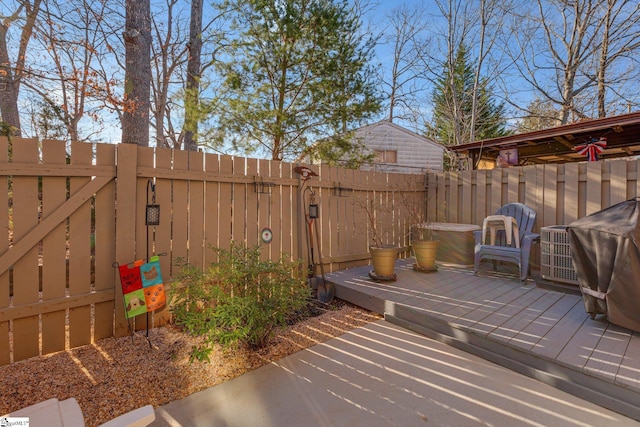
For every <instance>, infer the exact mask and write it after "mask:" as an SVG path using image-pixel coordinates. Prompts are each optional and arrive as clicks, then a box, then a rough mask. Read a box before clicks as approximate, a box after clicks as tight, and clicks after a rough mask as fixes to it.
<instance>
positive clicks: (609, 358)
mask: <svg viewBox="0 0 640 427" xmlns="http://www.w3.org/2000/svg"><path fill="white" fill-rule="evenodd" d="M630 340H631V335H630V334H629V333H628V330H627V329H625V328H622V327H620V326H616V325H611V324H609V325H607V329H606V331H605V332H604V334H603V335H602V337H601V338H600V341H599V342H598V345H596V348H595V349H594V350H593V354H592V355H591V357H590V358H589V360H588V361H587V363H586V364H585V366H584V369H585V370H586V371H591V372H593V373H596V374H598V375H604V376H607V377H610V378H611V380H612V381H614V380H615V377H616V375H617V373H618V370H619V369H620V364H621V363H622V360H623V358H624V354H625V352H626V350H627V347H628V346H629V341H630Z"/></svg>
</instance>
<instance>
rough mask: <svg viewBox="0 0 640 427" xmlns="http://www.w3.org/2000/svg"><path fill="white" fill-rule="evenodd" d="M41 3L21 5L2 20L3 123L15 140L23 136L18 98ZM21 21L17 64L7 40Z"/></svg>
mask: <svg viewBox="0 0 640 427" xmlns="http://www.w3.org/2000/svg"><path fill="white" fill-rule="evenodd" d="M41 2H42V1H41V0H33V1H29V0H24V1H17V2H16V8H15V10H14V11H13V13H12V14H10V15H8V16H0V115H2V120H3V121H4V122H5V123H6V124H8V125H9V126H10V127H11V128H12V130H13V134H14V135H15V136H21V135H22V127H21V125H20V113H19V109H18V94H19V93H20V82H21V80H22V77H23V76H24V73H25V70H26V68H25V58H26V51H27V45H28V44H29V41H30V40H31V35H32V34H33V27H34V25H35V22H36V19H37V17H38V13H39V11H40V3H41ZM19 21H22V22H23V25H22V29H21V32H20V37H19V38H20V43H19V47H18V53H17V55H16V57H15V60H14V61H12V60H11V58H10V54H9V46H8V40H7V39H8V37H9V28H10V26H11V25H13V24H15V23H17V22H19Z"/></svg>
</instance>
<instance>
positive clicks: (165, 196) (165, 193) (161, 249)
mask: <svg viewBox="0 0 640 427" xmlns="http://www.w3.org/2000/svg"><path fill="white" fill-rule="evenodd" d="M154 154H155V165H154V167H155V171H156V173H155V174H154V177H149V178H150V179H153V178H155V188H156V204H157V205H159V206H160V224H159V225H157V226H155V227H152V235H151V236H152V237H151V239H152V240H153V248H152V252H154V253H156V254H166V256H161V257H160V269H161V271H162V279H163V282H164V285H165V290H166V292H167V304H169V302H170V300H171V292H172V291H173V287H172V280H171V279H172V278H175V277H177V276H178V271H176V270H175V269H179V267H178V266H175V265H174V263H173V262H172V260H173V259H174V258H173V254H172V252H171V228H172V222H173V215H172V205H171V196H172V181H171V180H170V179H167V178H160V177H158V175H160V174H161V173H162V172H165V171H170V170H171V168H172V160H173V150H171V149H169V148H156V150H155V153H154ZM144 198H145V200H146V193H145V196H144ZM145 216H146V215H145ZM152 319H153V324H154V326H159V325H164V324H166V323H168V322H169V320H170V319H171V312H170V310H169V307H168V306H167V305H165V307H163V308H160V309H159V310H156V311H155V312H154V313H153V318H152Z"/></svg>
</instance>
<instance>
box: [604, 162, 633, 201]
mask: <svg viewBox="0 0 640 427" xmlns="http://www.w3.org/2000/svg"><path fill="white" fill-rule="evenodd" d="M631 164H632V163H631V162H607V166H609V168H610V169H609V199H608V200H607V201H606V202H605V201H604V200H603V204H606V205H608V206H613V205H615V204H617V203H620V202H624V201H625V200H628V199H629V198H631V197H633V196H632V195H629V189H628V188H627V182H628V181H627V167H628V166H631ZM604 207H606V206H602V208H604Z"/></svg>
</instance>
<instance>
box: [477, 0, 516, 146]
mask: <svg viewBox="0 0 640 427" xmlns="http://www.w3.org/2000/svg"><path fill="white" fill-rule="evenodd" d="M508 7H509V0H506V1H503V0H479V5H478V10H477V12H476V13H475V15H476V16H477V18H478V19H477V21H476V24H475V26H474V27H475V28H476V30H477V31H475V33H476V34H475V36H473V44H474V45H475V46H476V49H475V50H476V53H477V55H476V60H475V72H474V80H473V93H472V98H471V102H472V106H471V120H470V121H471V123H472V126H470V128H469V141H475V140H476V128H477V126H476V123H477V121H478V118H479V117H481V116H482V115H483V113H484V112H482V111H480V112H479V111H478V108H479V104H478V99H479V96H478V94H479V93H480V91H481V83H482V79H483V75H484V74H485V66H486V65H487V64H486V61H487V59H488V57H489V55H490V54H491V53H492V51H493V48H494V46H495V44H496V41H497V40H498V35H499V31H498V29H500V28H502V25H503V17H504V12H505V10H506V9H508ZM496 74H498V73H496Z"/></svg>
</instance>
